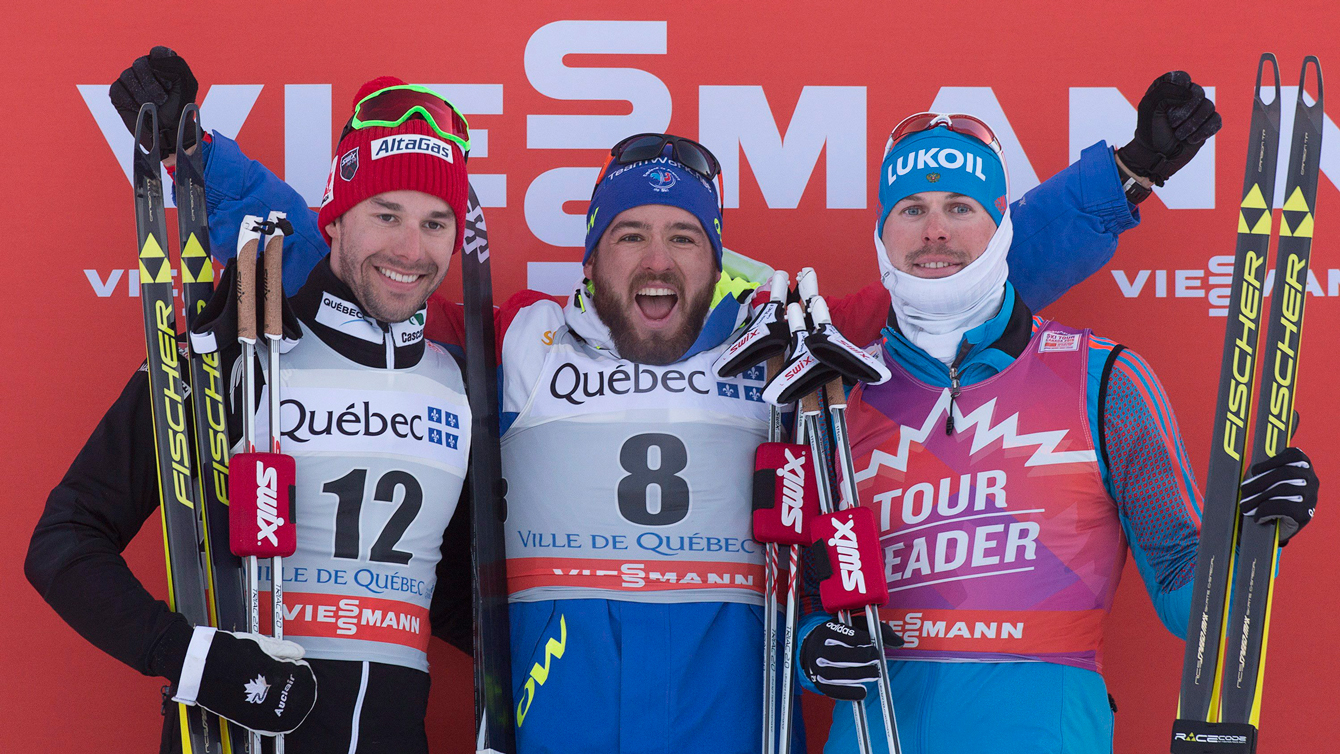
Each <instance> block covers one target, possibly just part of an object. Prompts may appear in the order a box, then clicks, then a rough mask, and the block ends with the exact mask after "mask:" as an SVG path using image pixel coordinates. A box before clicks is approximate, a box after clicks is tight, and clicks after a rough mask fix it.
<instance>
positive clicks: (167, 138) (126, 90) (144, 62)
mask: <svg viewBox="0 0 1340 754" xmlns="http://www.w3.org/2000/svg"><path fill="white" fill-rule="evenodd" d="M199 88H200V87H199V84H197V83H196V80H195V76H194V75H193V74H192V73H191V67H190V66H188V65H186V61H185V60H183V59H182V57H181V56H180V55H178V54H177V53H175V52H173V51H172V50H170V49H168V48H166V47H163V46H162V45H159V46H158V47H155V48H153V49H152V50H150V51H149V54H148V55H144V56H142V57H138V58H135V62H134V63H131V64H130V67H129V68H127V69H126V70H124V71H122V72H121V75H120V76H119V77H117V79H116V81H113V82H112V86H111V89H110V90H108V94H109V95H110V96H111V98H112V106H113V107H115V108H116V112H117V113H119V114H120V115H121V120H122V121H124V122H125V124H126V128H127V129H129V130H130V132H131V133H134V132H135V120H136V119H137V118H138V117H139V114H140V106H141V105H143V104H144V103H146V102H152V103H154V105H156V106H157V107H158V149H159V151H160V152H161V153H162V155H163V157H167V156H168V155H171V154H173V153H175V152H176V151H177V124H178V123H180V122H181V111H182V108H184V107H186V106H187V105H188V104H190V103H192V102H195V95H196V92H197V90H198V89H199ZM189 138H191V139H194V138H195V135H194V133H192V134H191V136H190V137H189ZM181 146H182V147H183V148H184V149H190V148H191V147H193V146H195V145H194V144H183V145H181Z"/></svg>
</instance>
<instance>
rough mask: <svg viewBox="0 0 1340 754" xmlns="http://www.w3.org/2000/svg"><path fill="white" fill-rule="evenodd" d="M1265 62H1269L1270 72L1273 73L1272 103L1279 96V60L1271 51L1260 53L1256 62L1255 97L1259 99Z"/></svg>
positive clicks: (1277, 99) (1276, 100)
mask: <svg viewBox="0 0 1340 754" xmlns="http://www.w3.org/2000/svg"><path fill="white" fill-rule="evenodd" d="M1267 63H1269V64H1270V70H1271V73H1273V74H1274V79H1273V80H1274V82H1275V83H1274V87H1275V99H1274V100H1272V103H1273V102H1278V101H1279V98H1280V97H1279V94H1280V62H1279V60H1278V59H1276V58H1275V53H1273V52H1263V53H1261V60H1260V61H1259V62H1258V63H1257V64H1256V98H1257V99H1261V79H1262V78H1263V77H1264V76H1265V72H1266V64H1267Z"/></svg>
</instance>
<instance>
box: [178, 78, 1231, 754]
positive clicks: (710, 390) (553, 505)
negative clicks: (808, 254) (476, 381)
mask: <svg viewBox="0 0 1340 754" xmlns="http://www.w3.org/2000/svg"><path fill="white" fill-rule="evenodd" d="M1199 101H1200V102H1202V103H1204V102H1208V101H1206V100H1204V98H1203V96H1202V97H1201V98H1200V100H1199ZM1143 107H1144V106H1143V105H1142V108H1143ZM1210 109H1211V112H1212V111H1213V106H1212V105H1210ZM1185 136H1186V135H1185V134H1182V135H1181V136H1180V137H1178V138H1179V139H1183V140H1184V139H1185ZM1184 143H1185V142H1184V141H1176V142H1175V144H1176V145H1177V147H1178V149H1181V145H1183V144H1184ZM1155 146H1156V147H1158V146H1159V145H1157V144H1156V145H1155ZM202 148H203V149H204V163H205V177H206V180H207V185H208V190H209V192H210V193H209V201H208V206H209V207H210V210H211V214H210V227H211V229H212V231H213V233H214V234H215V235H214V237H213V238H212V239H211V240H212V242H213V252H214V253H215V254H216V256H221V257H226V256H228V255H229V254H230V251H229V250H230V249H232V248H233V247H234V245H235V244H234V243H233V241H235V239H231V240H230V239H229V238H228V237H227V236H228V234H229V233H230V232H231V231H230V229H232V228H236V227H237V224H238V220H239V219H240V216H241V214H242V213H244V212H245V211H246V209H247V208H248V207H251V206H254V205H256V204H262V205H264V206H267V207H270V208H277V209H282V210H287V211H288V212H289V217H290V219H291V220H292V221H293V222H294V225H295V234H294V236H293V237H292V239H291V240H289V239H286V245H285V259H286V263H297V261H298V260H310V259H320V258H321V257H322V256H324V255H325V254H326V253H327V250H326V249H325V248H324V243H322V240H321V239H322V236H321V228H319V227H318V226H317V221H316V215H315V213H312V212H304V211H303V209H304V206H305V202H304V201H303V199H302V197H301V196H300V195H299V194H298V193H297V192H295V191H293V190H292V189H291V188H289V187H288V186H286V185H285V184H284V183H283V182H281V181H280V180H279V179H278V178H276V177H275V176H274V174H273V173H271V172H270V171H269V170H267V169H266V168H265V167H264V166H263V165H261V164H260V163H257V162H255V161H252V160H249V159H247V158H246V156H245V155H243V154H242V152H241V151H240V149H239V148H238V146H237V144H236V143H235V142H233V141H231V140H229V139H227V138H226V137H223V136H222V135H220V134H218V133H217V132H216V133H214V134H213V136H212V139H211V140H210V141H208V142H207V143H205V144H203V145H202ZM1161 148H1164V149H1166V148H1167V147H1166V145H1164V146H1162V147H1161ZM1127 149H1129V147H1127ZM1190 151H1191V153H1192V154H1193V153H1194V150H1190ZM1130 154H1131V153H1126V152H1123V155H1122V160H1123V163H1124V164H1125V165H1126V168H1132V167H1133V165H1132V159H1128V157H1129V155H1130ZM1186 158H1187V159H1190V154H1187V155H1186ZM951 162H952V159H951ZM1135 163H1138V164H1143V163H1141V162H1140V160H1135ZM1151 164H1152V162H1151ZM1181 164H1185V163H1184V162H1183V163H1181ZM1177 167H1180V165H1178V166H1177ZM1135 169H1136V170H1137V171H1138V170H1140V168H1138V167H1136V168H1135ZM1171 169H1172V170H1175V169H1176V167H1172V168H1171ZM333 172H334V171H333ZM1140 174H1141V175H1151V174H1152V173H1149V172H1142V173H1140ZM1131 176H1132V173H1131V172H1130V171H1129V170H1126V169H1123V168H1119V167H1118V163H1117V162H1116V159H1115V157H1114V154H1113V150H1112V149H1111V148H1109V147H1107V146H1106V145H1104V144H1099V145H1095V146H1094V147H1091V148H1089V149H1088V150H1085V152H1084V154H1083V156H1082V157H1081V158H1080V160H1079V161H1077V162H1076V163H1075V164H1074V165H1072V166H1070V167H1069V168H1067V169H1066V170H1065V171H1063V172H1062V173H1060V174H1058V175H1057V176H1055V177H1053V178H1052V179H1050V180H1048V181H1046V182H1045V183H1043V184H1042V185H1040V186H1038V187H1037V188H1035V189H1034V190H1033V191H1032V192H1030V193H1029V194H1028V195H1027V197H1026V198H1027V201H1026V202H1020V203H1017V204H1016V205H1015V206H1014V207H1012V208H1011V213H1012V218H1013V223H1014V226H1015V229H1016V232H1015V242H1014V243H1013V245H1012V246H1011V248H1010V250H1009V254H1010V258H1011V261H1012V265H1011V267H1012V272H1013V273H1014V274H1013V277H1014V279H1015V280H1016V281H1017V283H1018V285H1019V291H1021V292H1022V297H1023V298H1024V300H1027V301H1028V303H1029V305H1031V306H1034V307H1038V308H1041V307H1042V306H1045V305H1046V304H1047V303H1049V302H1051V301H1053V300H1055V298H1057V297H1058V296H1059V295H1061V293H1063V292H1064V291H1065V290H1067V289H1068V288H1069V287H1071V286H1073V285H1074V284H1075V283H1077V282H1079V281H1080V280H1082V279H1084V278H1085V277H1087V276H1088V275H1090V274H1092V273H1093V272H1094V271H1095V270H1097V269H1099V268H1100V267H1101V266H1102V265H1103V264H1105V263H1106V262H1107V260H1108V259H1109V258H1110V257H1111V255H1112V253H1113V251H1114V250H1115V248H1116V239H1117V235H1118V234H1119V233H1121V232H1123V231H1124V230H1127V229H1129V228H1131V227H1134V225H1135V224H1136V223H1137V221H1138V213H1137V212H1136V211H1135V209H1134V205H1133V204H1132V203H1131V202H1130V201H1129V199H1131V198H1135V195H1133V194H1129V193H1126V191H1127V189H1130V188H1131V186H1130V185H1128V186H1123V181H1126V182H1127V183H1128V184H1131V182H1132V180H1133V179H1132V178H1131ZM1165 177H1166V176H1165ZM340 179H341V178H340V177H339V175H338V173H336V175H335V176H334V177H333V178H332V180H337V181H338V180H340ZM719 181H720V177H719V167H718V166H717V164H716V160H715V158H714V157H712V155H711V153H710V152H709V151H707V150H706V149H705V148H703V147H702V146H701V145H698V144H696V143H694V142H692V141H690V140H688V139H683V138H680V137H675V136H671V135H667V134H641V135H638V136H635V137H630V138H629V139H626V140H624V141H623V142H621V143H620V144H618V145H616V147H615V148H614V149H613V150H612V154H610V155H609V160H608V162H607V164H606V167H605V168H604V169H603V170H602V171H601V172H600V175H599V180H598V182H597V184H596V187H595V190H594V192H593V195H592V200H591V205H590V207H589V209H588V210H587V214H586V222H587V234H586V238H585V243H584V246H585V249H584V255H583V271H584V274H585V278H586V279H585V280H583V281H582V282H581V283H580V284H578V285H577V286H576V287H575V289H574V291H573V292H572V295H571V296H570V297H568V298H566V299H561V298H555V297H551V296H546V295H544V294H541V293H537V292H533V291H523V292H520V293H517V294H515V295H514V296H512V297H511V298H510V299H509V300H508V301H506V302H505V303H504V304H503V305H502V306H501V307H499V309H498V311H497V323H498V328H497V330H498V333H499V344H498V345H499V352H500V356H501V358H500V360H499V363H500V365H501V370H502V380H503V382H502V385H503V389H502V396H501V399H502V401H503V407H502V408H503V417H502V420H503V427H502V428H503V431H504V432H503V437H502V450H503V464H504V472H505V476H506V478H507V482H508V488H509V492H508V505H509V517H508V522H507V524H508V528H509V531H508V548H509V549H508V576H509V582H510V594H511V632H512V637H511V639H512V641H511V644H512V671H513V687H512V694H513V698H514V701H515V704H516V713H517V723H518V728H517V734H518V737H517V742H518V749H519V751H520V752H522V753H523V754H530V753H531V752H549V751H555V752H570V751H620V752H660V751H713V752H726V753H733V752H739V753H741V754H744V753H747V752H756V751H757V750H758V748H759V741H760V739H761V727H760V721H759V715H758V714H757V711H758V710H759V708H760V707H761V706H762V689H761V688H760V681H759V678H760V676H761V674H762V667H761V665H762V658H761V655H762V640H763V636H762V602H763V599H762V594H761V587H762V583H763V578H762V573H763V563H762V548H761V547H760V546H758V545H757V544H756V543H754V542H753V540H752V539H751V538H750V534H751V532H750V528H749V514H750V479H751V478H752V472H753V461H752V459H753V453H754V448H755V447H756V446H757V444H758V443H759V442H760V441H762V439H763V437H764V429H765V425H766V421H767V410H766V405H765V404H763V403H762V402H761V400H760V391H761V388H762V386H763V382H762V379H761V378H762V375H761V374H760V373H759V372H758V371H755V372H747V373H745V374H743V375H740V376H739V377H736V378H732V379H729V380H721V379H717V378H716V377H714V376H713V375H712V372H711V369H710V365H711V364H712V362H713V361H714V360H715V358H716V356H717V355H718V354H719V353H720V352H721V350H723V349H724V348H726V347H727V345H728V344H729V343H730V342H731V340H732V338H733V337H734V335H735V334H737V333H739V332H740V331H741V326H742V325H743V324H744V323H745V321H746V320H747V318H748V314H749V308H750V303H751V301H752V299H751V296H752V294H753V292H754V291H755V290H757V287H758V285H759V283H760V282H761V281H763V280H766V279H767V277H768V275H769V273H770V269H769V268H768V267H767V266H766V265H762V264H759V263H756V262H752V261H751V260H748V259H745V258H743V257H741V256H740V255H738V254H733V253H731V252H729V251H728V250H726V249H725V247H724V246H723V243H722V239H723V236H722V233H723V226H722V213H721V199H720V189H719ZM1147 184H1148V181H1147V180H1145V181H1143V183H1141V184H1140V185H1139V187H1140V188H1142V189H1143V190H1145V191H1146V193H1147V191H1148V189H1147ZM1132 185H1133V184H1132ZM1043 229H1046V230H1047V232H1042V231H1043ZM806 243H808V241H806ZM493 251H494V253H496V254H506V253H507V250H506V249H496V248H495V249H494V250H493ZM889 303H890V298H889V294H888V292H887V291H886V290H885V289H884V287H883V286H880V285H878V284H874V285H871V286H868V287H867V288H865V289H863V290H862V291H861V292H860V293H858V294H855V295H853V296H851V297H848V298H847V299H845V300H838V301H834V302H833V309H834V311H833V314H834V321H835V322H836V323H837V324H838V325H839V327H842V328H843V329H844V332H846V333H847V334H848V336H849V337H850V338H851V339H852V340H854V341H858V342H862V343H867V342H871V341H872V340H874V339H875V338H876V337H878V333H879V329H880V327H882V325H883V323H884V321H885V317H886V315H887V314H888V312H889ZM461 322H462V316H461V312H460V308H459V306H458V305H456V304H454V303H452V302H449V301H447V300H446V299H444V298H442V297H441V296H434V297H433V298H432V299H430V301H429V311H428V322H427V329H426V333H425V334H426V337H427V338H429V339H432V340H434V341H437V342H442V343H446V344H448V345H451V344H454V343H460V335H459V334H460V333H461V332H462V329H461ZM876 717H877V716H876ZM793 750H795V751H802V750H803V733H802V732H801V731H797V737H796V748H795V749H793Z"/></svg>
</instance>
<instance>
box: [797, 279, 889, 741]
mask: <svg viewBox="0 0 1340 754" xmlns="http://www.w3.org/2000/svg"><path fill="white" fill-rule="evenodd" d="M796 287H797V291H798V293H799V294H800V297H801V299H802V300H803V301H804V302H805V305H806V306H807V307H808V308H809V314H810V319H811V323H812V325H813V326H812V329H811V330H810V333H809V335H807V336H806V338H805V344H806V346H807V347H808V348H809V350H810V352H811V353H813V354H814V356H815V358H817V359H818V360H819V361H820V362H822V363H824V364H825V365H826V366H828V367H830V368H831V369H833V370H834V371H835V372H837V373H838V374H840V375H842V376H845V377H848V378H850V379H853V380H856V381H861V382H867V383H872V384H879V383H881V382H884V381H885V380H887V379H888V378H889V377H890V372H889V369H888V367H887V366H886V365H885V364H884V363H883V361H882V360H881V359H878V358H876V357H874V356H872V355H870V354H868V353H866V352H865V351H864V350H862V349H860V348H858V347H857V346H855V345H853V344H852V343H851V342H850V341H848V340H847V339H846V338H845V337H844V336H843V335H842V334H841V333H840V332H838V330H837V328H836V327H835V326H834V325H833V323H832V319H831V318H830V316H829V312H828V304H827V303H826V302H825V301H824V299H823V297H822V296H820V295H819V290H818V282H817V280H816V277H815V274H814V269H813V268H811V267H806V268H804V269H802V270H801V271H800V274H799V275H797V276H796ZM823 393H824V394H823V398H824V401H823V402H824V403H825V404H826V405H827V408H828V412H829V418H830V420H831V426H832V431H833V438H832V440H833V441H832V446H831V452H832V454H833V456H834V458H835V460H836V462H837V463H836V467H837V471H838V474H839V476H840V477H841V479H840V487H839V492H840V496H839V500H838V504H837V506H835V507H833V508H829V509H827V510H824V511H823V512H824V513H835V512H838V511H843V510H848V509H853V508H859V503H860V500H859V498H858V496H857V492H856V477H855V464H854V463H853V462H852V455H851V442H850V436H849V434H848V432H847V416H846V409H847V398H846V394H845V391H844V390H843V387H842V379H841V377H839V378H836V379H833V380H830V381H829V382H828V384H827V385H825V386H824V391H823ZM824 470H825V472H826V471H827V466H825V467H824ZM821 499H822V498H821ZM878 537H879V533H878V530H877V529H875V528H874V526H873V521H872V523H871V525H870V527H869V529H868V530H867V531H866V534H865V537H864V538H863V539H867V540H869V544H868V548H869V549H870V550H872V554H871V556H870V557H872V558H874V559H875V560H877V561H880V560H882V554H881V553H880V551H879V543H878ZM860 544H863V543H857V545H858V546H859V545H860ZM867 559H868V558H862V562H863V563H864V562H865V561H866V560H867ZM866 565H867V567H868V566H869V565H870V564H869V563H867V564H866ZM870 575H871V578H869V579H865V581H872V580H873V581H875V582H877V583H876V584H873V585H867V586H870V587H871V588H869V589H862V590H859V591H860V592H861V593H860V594H852V595H851V597H852V600H851V601H852V602H853V603H856V604H859V605H860V606H861V607H862V609H863V611H864V613H865V622H866V628H867V630H868V631H869V632H870V635H871V639H872V641H873V642H874V644H875V648H876V650H877V651H878V653H879V657H880V662H879V663H878V666H877V669H878V672H879V682H878V687H879V701H880V713H881V715H882V717H883V720H884V734H885V742H886V744H887V745H888V751H889V752H890V754H899V752H901V750H902V749H901V746H900V742H899V739H898V723H897V716H896V714H895V713H894V709H893V693H892V690H891V689H890V687H889V672H888V666H887V664H886V663H885V662H884V657H885V654H884V638H883V635H882V633H881V631H880V625H879V612H878V610H879V606H880V605H882V604H883V603H885V602H887V601H888V585H887V583H886V582H885V581H884V577H883V567H882V565H881V566H880V567H878V568H875V569H872V570H871V573H870ZM844 585H845V580H844ZM849 593H850V591H849Z"/></svg>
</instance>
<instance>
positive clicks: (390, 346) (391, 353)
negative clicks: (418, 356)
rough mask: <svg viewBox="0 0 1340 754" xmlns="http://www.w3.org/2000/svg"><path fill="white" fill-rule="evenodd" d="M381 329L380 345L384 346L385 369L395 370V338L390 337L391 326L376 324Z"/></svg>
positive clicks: (381, 323)
mask: <svg viewBox="0 0 1340 754" xmlns="http://www.w3.org/2000/svg"><path fill="white" fill-rule="evenodd" d="M377 324H378V325H380V326H381V328H382V343H384V344H385V345H386V368H387V369H395V338H394V337H392V336H391V326H390V325H388V324H386V323H385V322H378V323H377Z"/></svg>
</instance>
